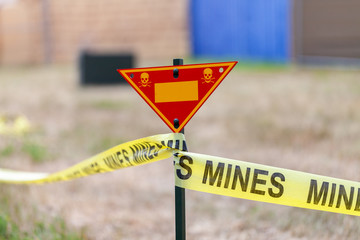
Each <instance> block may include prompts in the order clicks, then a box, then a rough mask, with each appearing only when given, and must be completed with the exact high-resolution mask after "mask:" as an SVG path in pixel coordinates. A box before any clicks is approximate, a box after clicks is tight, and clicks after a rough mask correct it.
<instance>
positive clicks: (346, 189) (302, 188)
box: [175, 152, 360, 216]
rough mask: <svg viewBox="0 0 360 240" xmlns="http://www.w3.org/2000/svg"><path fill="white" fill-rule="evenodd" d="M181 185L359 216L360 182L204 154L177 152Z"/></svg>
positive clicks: (176, 160) (177, 176)
mask: <svg viewBox="0 0 360 240" xmlns="http://www.w3.org/2000/svg"><path fill="white" fill-rule="evenodd" d="M175 155H176V157H175V166H176V167H175V179H176V180H175V184H176V186H178V187H182V188H187V189H192V190H196V191H201V192H207V193H212V194H219V195H224V196H230V197H236V198H243V199H249V200H255V201H261V202H268V203H275V204H281V205H287V206H293V207H301V208H309V209H316V210H322V211H327V212H336V213H343V214H349V215H357V216H360V183H358V182H353V181H347V180H341V179H336V178H331V177H325V176H320V175H315V174H309V173H304V172H299V171H294V170H287V169H282V168H276V167H269V166H266V165H261V164H255V163H248V162H242V161H237V160H232V159H226V158H220V157H213V156H207V155H202V154H195V153H188V152H178V153H177V154H175Z"/></svg>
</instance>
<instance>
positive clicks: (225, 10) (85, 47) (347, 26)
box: [0, 0, 360, 65]
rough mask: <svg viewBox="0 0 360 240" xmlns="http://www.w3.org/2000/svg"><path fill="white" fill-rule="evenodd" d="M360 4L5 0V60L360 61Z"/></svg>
mask: <svg viewBox="0 0 360 240" xmlns="http://www.w3.org/2000/svg"><path fill="white" fill-rule="evenodd" d="M359 9H360V3H359V1H357V0H346V1H338V0H329V1H326V4H324V1H322V0H299V1H291V0H270V1H249V0H240V1H235V0H231V1H225V2H220V1H216V0H210V1H205V0H191V1H189V0H183V1H170V2H169V1H166V0H158V1H156V2H150V1H146V0H136V1H125V0H120V1H112V0H105V1H101V2H98V1H76V2H74V1H69V0H63V1H51V0H1V1H0V63H1V65H8V64H12V65H20V64H46V63H69V62H73V61H75V60H76V59H77V57H78V56H79V54H80V53H81V52H82V51H96V52H108V53H114V52H115V53H119V52H125V53H131V54H133V55H134V56H136V59H138V60H144V59H145V60H146V59H151V60H153V59H171V58H173V57H178V56H181V57H190V56H193V57H222V58H224V57H232V58H238V59H242V60H252V61H267V62H273V61H275V62H282V63H290V62H299V63H303V62H319V61H320V62H331V61H339V60H347V61H351V60H353V61H356V60H357V61H358V59H359V57H360V46H359V42H360V40H359V39H360V29H359V27H358V23H359V22H360V16H359V14H358V12H359ZM15 52H16V54H14V53H15Z"/></svg>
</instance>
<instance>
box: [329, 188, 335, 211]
mask: <svg viewBox="0 0 360 240" xmlns="http://www.w3.org/2000/svg"><path fill="white" fill-rule="evenodd" d="M335 193H336V184H335V183H333V184H331V193H330V201H329V205H328V206H329V207H332V206H333V204H334V199H335Z"/></svg>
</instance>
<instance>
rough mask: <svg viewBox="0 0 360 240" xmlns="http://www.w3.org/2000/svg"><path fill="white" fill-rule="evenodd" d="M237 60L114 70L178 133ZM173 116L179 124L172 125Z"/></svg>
mask: <svg viewBox="0 0 360 240" xmlns="http://www.w3.org/2000/svg"><path fill="white" fill-rule="evenodd" d="M236 63H237V62H222V63H206V64H193V65H180V66H168V67H152V68H132V69H118V72H119V73H120V74H121V75H122V76H123V77H124V78H125V79H126V81H128V82H129V84H130V85H131V86H132V87H133V88H134V89H135V90H136V91H137V92H138V93H139V94H140V96H141V97H142V98H143V99H144V100H145V101H146V102H147V104H149V106H150V107H151V108H152V109H153V110H154V111H155V112H156V113H157V114H158V115H159V117H160V118H161V119H162V120H163V121H164V122H165V123H166V125H168V126H169V128H170V129H171V130H172V131H173V132H176V133H177V132H180V131H181V130H182V129H183V128H184V126H185V125H186V124H187V122H188V121H189V120H190V119H191V118H192V116H194V114H195V113H196V112H197V110H199V108H200V107H201V106H202V105H203V103H204V102H205V101H206V100H207V98H208V97H209V96H210V94H211V93H212V92H213V91H214V90H215V89H216V88H217V86H218V85H219V84H220V83H221V81H222V80H223V79H224V78H225V77H226V75H227V74H228V73H229V72H230V71H231V69H233V67H234V66H235V65H236ZM174 119H178V120H179V127H178V128H175V127H174Z"/></svg>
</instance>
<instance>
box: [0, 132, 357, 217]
mask: <svg viewBox="0 0 360 240" xmlns="http://www.w3.org/2000/svg"><path fill="white" fill-rule="evenodd" d="M185 149H186V142H185V138H184V135H183V134H181V133H172V134H162V135H155V136H151V137H146V138H142V139H138V140H134V141H131V142H127V143H124V144H120V145H118V146H116V147H113V148H111V149H109V150H107V151H105V152H102V153H100V154H98V155H96V156H93V157H91V158H89V159H87V160H85V161H82V162H80V163H78V164H76V165H74V166H72V167H70V168H68V169H65V170H63V171H60V172H56V173H53V174H48V173H31V172H19V171H12V170H6V169H0V182H7V183H19V184H30V183H49V182H55V181H65V180H71V179H75V178H79V177H84V176H88V175H92V174H96V173H104V172H110V171H113V170H116V169H121V168H126V167H131V166H138V165H142V164H146V163H151V162H155V161H159V160H162V159H166V158H169V157H171V156H172V155H174V156H175V184H176V186H178V187H182V188H187V189H191V190H196V191H201V192H208V193H212V194H219V195H224V196H229V197H236V198H243V199H249V200H255V201H261V202H268V203H275V204H281V205H287V206H293V207H301V208H309V209H315V210H322V211H327V212H336V213H343V214H349V215H357V216H360V183H358V182H353V181H347V180H341V179H337V178H331V177H325V176H320V175H315V174H310V173H304V172H300V171H294V170H287V169H283V168H276V167H270V166H266V165H261V164H255V163H248V162H243V161H238V160H232V159H227V158H220V157H214V156H208V155H203V154H196V153H190V152H184V150H185Z"/></svg>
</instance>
